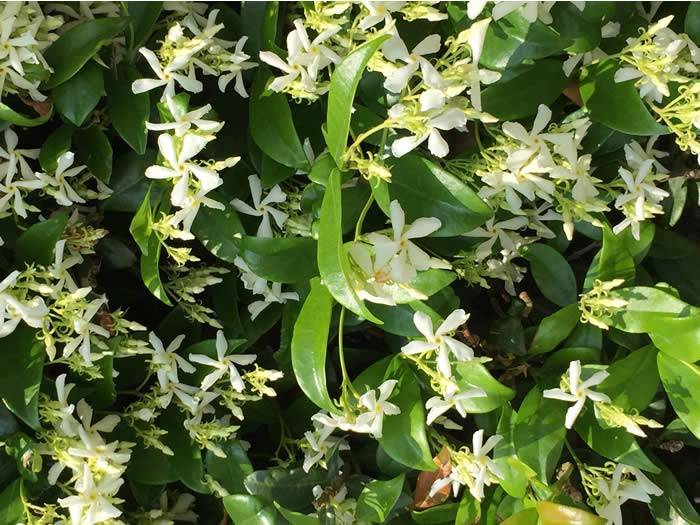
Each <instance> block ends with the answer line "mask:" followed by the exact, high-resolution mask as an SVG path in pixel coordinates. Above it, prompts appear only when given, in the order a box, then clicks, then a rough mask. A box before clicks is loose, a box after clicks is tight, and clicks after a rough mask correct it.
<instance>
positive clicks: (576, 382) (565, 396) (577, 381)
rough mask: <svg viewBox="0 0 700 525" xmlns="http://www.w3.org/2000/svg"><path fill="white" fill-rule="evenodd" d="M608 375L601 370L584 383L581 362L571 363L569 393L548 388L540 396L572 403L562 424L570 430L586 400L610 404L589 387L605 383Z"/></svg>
mask: <svg viewBox="0 0 700 525" xmlns="http://www.w3.org/2000/svg"><path fill="white" fill-rule="evenodd" d="M609 375H610V374H608V373H607V372H606V371H604V370H601V371H600V372H596V373H595V374H593V375H592V376H591V377H589V378H588V379H586V380H585V381H581V361H571V363H570V364H569V386H568V390H569V391H568V392H566V391H564V390H562V389H561V388H550V389H547V390H545V391H544V392H543V393H542V395H543V397H546V398H549V399H558V400H560V401H567V402H569V403H574V405H573V406H572V407H570V408H569V409H568V410H567V411H566V420H565V422H564V426H565V427H566V428H571V427H573V426H574V421H576V418H577V417H578V415H579V414H580V413H581V410H582V409H583V405H584V404H585V403H586V399H590V400H591V401H594V402H606V403H609V402H610V398H609V397H608V396H607V395H605V394H601V393H600V392H594V391H593V390H591V387H593V386H596V385H599V384H600V383H602V382H603V381H605V379H606V378H607V377H608V376H609Z"/></svg>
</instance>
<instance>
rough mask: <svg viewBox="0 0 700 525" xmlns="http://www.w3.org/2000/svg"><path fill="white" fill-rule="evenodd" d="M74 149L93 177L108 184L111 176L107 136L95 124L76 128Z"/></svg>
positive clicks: (109, 148)
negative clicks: (84, 127)
mask: <svg viewBox="0 0 700 525" xmlns="http://www.w3.org/2000/svg"><path fill="white" fill-rule="evenodd" d="M74 137H75V149H76V151H77V152H78V155H79V156H80V160H82V161H83V162H84V163H85V165H86V166H87V167H88V169H89V170H90V173H92V174H93V175H94V176H95V177H97V178H98V179H100V180H101V181H102V182H104V183H105V184H109V179H110V177H111V176H112V146H111V144H110V143H109V140H108V139H107V136H106V135H105V134H104V131H102V130H101V129H100V128H98V127H97V126H92V127H90V128H86V129H78V130H76V132H75V134H74Z"/></svg>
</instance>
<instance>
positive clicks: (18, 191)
mask: <svg viewBox="0 0 700 525" xmlns="http://www.w3.org/2000/svg"><path fill="white" fill-rule="evenodd" d="M3 166H8V165H7V164H4V165H3ZM15 175H16V171H15V170H14V169H9V167H8V170H7V175H5V179H4V180H3V181H2V182H0V195H2V196H1V197H0V216H4V215H6V214H7V212H8V210H9V209H10V202H12V209H13V211H14V212H15V214H17V215H18V216H19V217H23V218H25V219H26V217H27V210H31V211H38V208H35V207H34V206H30V205H28V204H27V203H25V202H24V199H23V193H25V194H26V193H29V192H31V191H33V190H38V189H41V188H43V187H44V186H46V185H47V184H48V181H47V180H45V179H39V178H36V177H34V175H33V174H32V177H33V178H32V179H20V180H13V177H14V176H15Z"/></svg>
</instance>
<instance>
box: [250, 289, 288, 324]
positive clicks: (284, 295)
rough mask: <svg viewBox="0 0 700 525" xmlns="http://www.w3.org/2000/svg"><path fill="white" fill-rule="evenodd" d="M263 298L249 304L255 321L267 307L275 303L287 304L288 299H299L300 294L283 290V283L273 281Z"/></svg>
mask: <svg viewBox="0 0 700 525" xmlns="http://www.w3.org/2000/svg"><path fill="white" fill-rule="evenodd" d="M263 297H264V298H263V300H261V301H254V302H252V303H250V304H249V305H248V312H249V313H250V320H251V321H254V320H255V318H256V317H257V316H259V315H260V314H261V313H262V311H263V310H265V308H267V307H268V306H270V305H271V304H273V303H278V304H285V303H286V302H287V301H298V300H299V294H298V293H296V292H283V291H282V283H272V284H271V285H270V287H269V288H268V289H267V290H266V291H265V292H264V293H263Z"/></svg>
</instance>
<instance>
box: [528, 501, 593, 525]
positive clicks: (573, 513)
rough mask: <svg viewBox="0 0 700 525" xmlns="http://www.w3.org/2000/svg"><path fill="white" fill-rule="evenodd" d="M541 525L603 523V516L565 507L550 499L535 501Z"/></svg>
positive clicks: (590, 524) (589, 524)
mask: <svg viewBox="0 0 700 525" xmlns="http://www.w3.org/2000/svg"><path fill="white" fill-rule="evenodd" d="M536 508H537V514H538V515H539V517H540V521H539V523H540V524H541V525H605V524H606V523H607V521H606V520H604V519H603V518H601V517H599V516H596V515H595V514H591V513H590V512H586V511H585V510H581V509H578V508H576V507H567V506H566V505H560V504H558V503H552V502H551V501H540V502H538V503H537V507H536Z"/></svg>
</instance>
